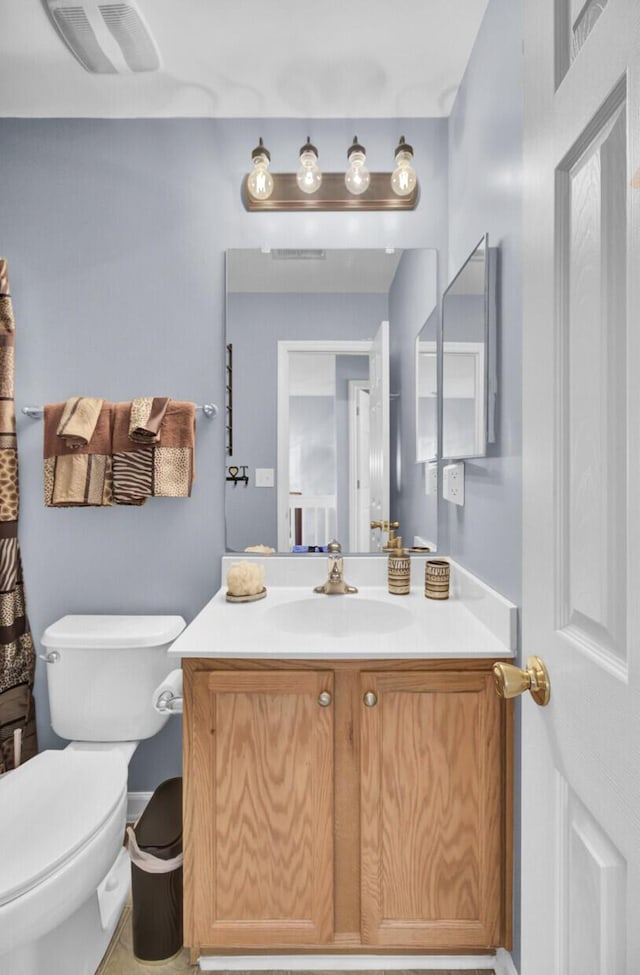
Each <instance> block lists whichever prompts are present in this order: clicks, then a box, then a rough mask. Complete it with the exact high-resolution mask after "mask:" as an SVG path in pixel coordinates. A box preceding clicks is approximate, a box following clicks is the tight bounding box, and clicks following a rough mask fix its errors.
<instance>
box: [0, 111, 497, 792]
mask: <svg viewBox="0 0 640 975" xmlns="http://www.w3.org/2000/svg"><path fill="white" fill-rule="evenodd" d="M355 133H357V135H358V137H359V138H360V140H361V141H362V142H363V143H364V145H365V146H366V147H367V150H368V153H369V159H370V163H371V168H372V169H390V168H391V166H392V163H393V159H392V153H393V148H394V147H395V145H396V144H397V139H398V136H399V135H400V134H404V135H405V136H406V138H407V140H408V141H410V142H411V144H412V145H413V146H414V148H415V163H416V168H417V171H418V176H419V179H420V181H421V183H422V187H423V192H422V197H421V201H420V205H419V206H418V208H417V209H416V210H415V211H413V212H395V213H393V212H391V213H358V214H351V213H247V212H246V211H245V210H244V208H243V206H242V203H241V197H240V186H241V181H242V178H243V175H244V173H245V172H246V170H247V167H248V165H249V157H250V153H251V149H252V148H253V147H254V146H255V144H256V141H257V138H258V136H259V135H262V136H263V138H264V140H265V143H266V144H267V145H268V146H269V147H270V149H271V152H272V158H273V168H274V170H276V171H287V170H290V169H291V167H292V165H294V160H295V159H296V157H297V152H298V150H299V147H300V146H301V145H302V142H304V139H305V138H306V136H307V135H310V136H311V138H312V139H313V141H314V142H315V144H316V145H317V146H318V147H319V149H320V154H321V155H320V161H321V163H322V165H323V166H324V167H325V169H326V170H339V169H342V168H343V167H344V164H345V155H346V149H347V147H348V146H349V145H350V143H351V141H352V139H353V136H354V134H355ZM447 154H448V146H447V120H446V119H444V120H410V119H405V120H403V121H402V124H401V125H400V124H399V123H398V122H396V121H393V120H388V121H380V120H377V121H372V120H365V121H353V120H351V121H330V120H329V121H328V120H323V121H314V122H312V123H309V122H308V121H306V120H305V121H301V122H299V121H295V120H294V121H278V120H276V121H274V120H260V122H256V121H251V120H243V121H238V120H222V121H214V120H205V119H182V120H171V119H163V120H109V121H105V120H91V119H73V120H66V119H24V120H23V119H3V120H0V185H1V186H2V206H1V208H0V254H2V255H3V256H5V257H7V258H8V260H9V271H10V276H11V288H12V294H13V300H14V307H15V312H16V317H17V336H16V346H17V350H16V355H17V365H16V402H17V406H18V408H20V407H21V406H22V405H24V404H27V403H34V404H40V403H43V402H50V401H55V400H61V399H64V398H66V397H67V396H69V395H70V394H73V393H89V394H98V395H103V396H104V397H106V398H108V399H112V400H117V399H123V400H124V399H130V398H131V397H132V396H137V395H145V394H146V395H149V394H150V395H153V394H159V395H163V394H169V395H171V396H173V397H174V398H178V399H182V398H184V399H192V400H195V401H196V402H199V403H202V402H203V401H205V400H213V401H215V402H216V403H218V405H219V406H223V405H224V252H225V250H226V249H227V248H231V247H260V246H263V245H269V246H272V247H386V246H393V247H435V248H437V249H438V250H439V251H440V253H441V254H446V253H447V248H448V242H447V219H448V213H447V210H448V202H447V201H448V196H447ZM489 229H491V228H489ZM474 235H475V232H474ZM18 435H19V450H20V464H21V469H20V485H21V503H22V504H21V521H20V537H21V543H22V550H23V557H24V565H25V577H26V591H27V599H28V609H29V615H30V618H31V624H32V628H33V632H34V636H35V638H36V641H38V640H39V637H40V635H41V634H42V631H43V629H44V628H45V627H46V626H47V624H48V623H50V622H52V621H53V620H55V619H57V618H58V617H60V616H62V615H63V614H65V613H100V612H107V613H108V612H131V613H154V612H164V613H182V614H183V615H184V616H185V617H186V618H187V620H190V619H192V618H193V616H194V615H195V614H196V612H197V611H198V610H199V609H200V608H201V607H202V606H203V605H204V603H205V602H206V601H207V600H208V599H209V597H210V596H211V595H212V594H213V593H214V592H215V590H216V589H217V588H218V586H219V584H220V556H221V554H222V552H223V551H224V513H223V511H224V466H225V456H224V421H223V419H222V418H219V419H217V420H213V421H211V422H210V421H207V420H205V419H200V420H199V421H198V430H197V455H196V483H195V485H194V490H193V496H192V497H191V498H190V499H189V500H170V499H153V500H152V501H150V502H149V503H148V504H147V505H145V506H144V507H143V508H126V507H123V508H113V509H104V510H100V509H87V510H83V511H78V510H55V509H45V508H44V506H43V503H42V459H41V454H42V424H41V423H40V422H38V421H33V420H29V419H27V418H26V417H20V418H19V421H18ZM237 490H238V491H240V490H242V489H241V488H240V487H238V488H237ZM44 681H45V677H44V667H43V665H42V663H41V661H38V666H37V672H36V686H35V691H36V699H37V709H38V725H39V734H40V742H41V746H42V747H48V746H49V747H50V746H54V747H55V746H57V745H59V744H60V742H59V741H58V740H57V739H56V738H55V736H54V735H53V733H52V732H51V731H50V728H49V713H48V706H47V699H46V692H45V683H44ZM180 767H181V755H180V727H179V723H178V721H177V720H174V721H173V723H171V722H170V723H169V725H168V726H167V727H166V728H165V729H164V730H163V731H162V732H161V733H160V734H159V735H158V736H157V737H156V738H154V739H152V740H150V741H149V742H147V743H144V744H142V745H141V746H140V748H139V749H138V752H137V753H136V755H135V756H134V758H133V761H132V765H131V774H130V788H131V789H133V790H145V789H152V788H154V787H155V786H156V785H157V784H158V782H160V781H161V780H162V779H164V778H166V777H168V776H170V775H175V774H177V773H178V772H179V770H180Z"/></svg>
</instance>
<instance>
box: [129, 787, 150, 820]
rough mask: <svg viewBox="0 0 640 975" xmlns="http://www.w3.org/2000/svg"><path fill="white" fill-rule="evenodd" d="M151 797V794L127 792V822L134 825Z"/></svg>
mask: <svg viewBox="0 0 640 975" xmlns="http://www.w3.org/2000/svg"><path fill="white" fill-rule="evenodd" d="M152 795H153V793H152V792H129V793H128V794H127V822H128V823H135V822H137V820H138V819H140V816H141V815H142V813H143V812H144V808H145V806H146V805H147V803H148V802H149V799H150V798H151V796H152Z"/></svg>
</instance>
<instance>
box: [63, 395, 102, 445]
mask: <svg viewBox="0 0 640 975" xmlns="http://www.w3.org/2000/svg"><path fill="white" fill-rule="evenodd" d="M101 409H102V400H101V399H93V398H92V397H90V396H72V397H71V399H68V400H67V402H66V403H65V404H64V410H63V411H62V416H61V417H60V424H59V425H58V429H57V430H56V433H57V435H58V436H59V437H62V438H63V439H64V442H65V446H66V447H86V446H87V444H88V443H89V441H90V440H91V438H92V436H93V431H94V430H95V428H96V423H97V422H98V417H99V416H100V410H101Z"/></svg>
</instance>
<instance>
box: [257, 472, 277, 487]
mask: <svg viewBox="0 0 640 975" xmlns="http://www.w3.org/2000/svg"><path fill="white" fill-rule="evenodd" d="M273 485H274V470H273V467H256V487H257V488H258V487H271V488H272V487H273Z"/></svg>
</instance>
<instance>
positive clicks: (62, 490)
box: [44, 403, 113, 508]
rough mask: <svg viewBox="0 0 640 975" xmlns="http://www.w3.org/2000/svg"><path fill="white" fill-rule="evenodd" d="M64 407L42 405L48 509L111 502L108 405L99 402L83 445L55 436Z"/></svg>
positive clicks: (109, 407) (111, 416)
mask: <svg viewBox="0 0 640 975" xmlns="http://www.w3.org/2000/svg"><path fill="white" fill-rule="evenodd" d="M65 406H66V404H65V403H52V404H48V405H47V406H45V408H44V503H45V505H46V506H47V507H50V508H68V507H103V506H108V505H111V504H112V503H113V502H112V475H111V429H112V426H113V409H112V404H111V403H103V404H102V407H101V409H100V413H99V415H98V419H97V421H96V425H95V430H94V432H93V436H92V437H91V440H90V441H89V443H88V444H86V446H84V447H68V446H67V445H66V443H65V442H64V438H63V437H60V436H58V433H57V430H58V428H59V426H60V422H61V420H62V415H63V413H64V410H65Z"/></svg>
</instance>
